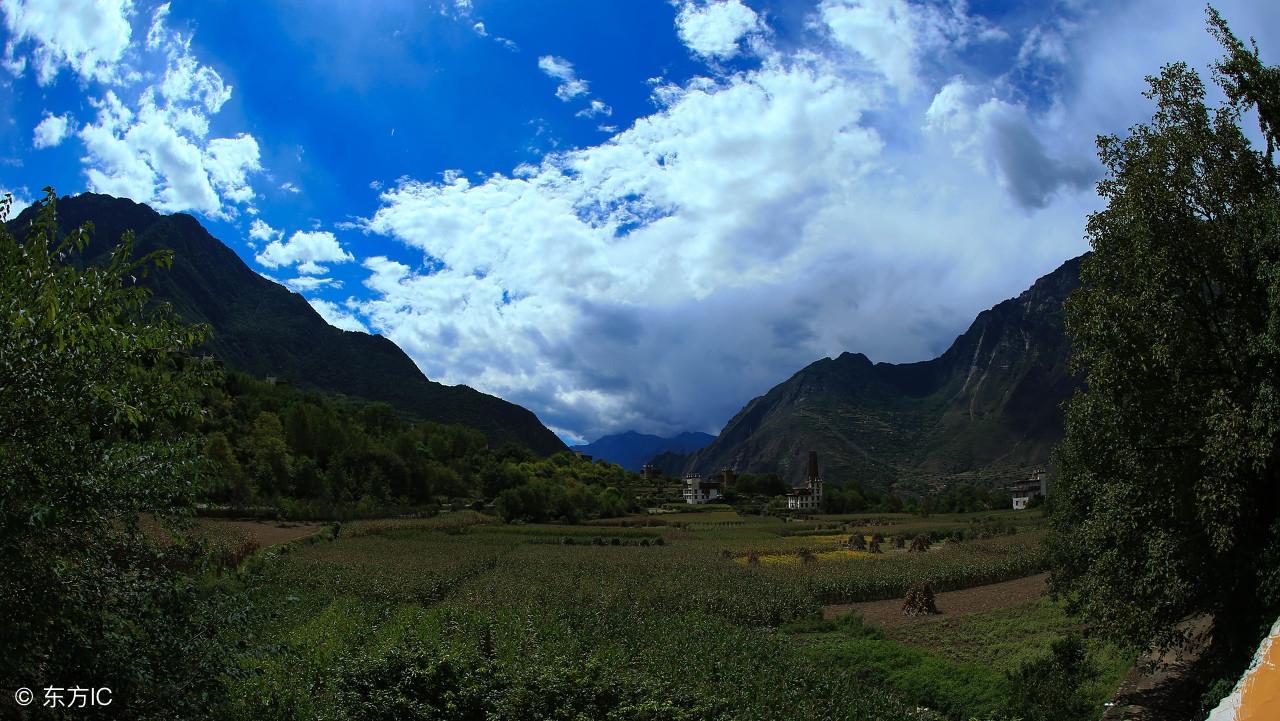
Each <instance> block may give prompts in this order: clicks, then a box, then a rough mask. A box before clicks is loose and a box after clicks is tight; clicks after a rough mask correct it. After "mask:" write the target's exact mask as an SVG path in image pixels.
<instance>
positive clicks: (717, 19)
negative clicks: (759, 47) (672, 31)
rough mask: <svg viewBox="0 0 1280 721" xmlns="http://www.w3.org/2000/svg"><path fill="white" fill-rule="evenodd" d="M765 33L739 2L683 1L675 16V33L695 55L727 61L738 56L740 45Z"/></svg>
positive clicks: (762, 27)
mask: <svg viewBox="0 0 1280 721" xmlns="http://www.w3.org/2000/svg"><path fill="white" fill-rule="evenodd" d="M763 30H764V23H763V22H761V20H760V18H759V16H757V15H756V13H755V11H754V10H752V9H751V8H749V7H747V6H746V5H743V4H742V3H741V2H740V0H712V1H711V2H694V1H693V0H685V2H683V3H681V5H680V11H679V12H678V13H677V15H676V32H677V33H678V34H679V36H680V40H681V41H683V42H684V44H685V45H686V46H687V47H688V48H689V49H690V50H692V51H693V52H694V53H695V54H697V55H700V56H702V57H704V58H713V59H717V60H727V59H729V58H732V57H733V56H735V55H737V54H738V52H739V45H740V43H739V41H741V40H742V39H743V38H744V37H746V36H748V35H750V34H753V33H759V32H761V31H763Z"/></svg>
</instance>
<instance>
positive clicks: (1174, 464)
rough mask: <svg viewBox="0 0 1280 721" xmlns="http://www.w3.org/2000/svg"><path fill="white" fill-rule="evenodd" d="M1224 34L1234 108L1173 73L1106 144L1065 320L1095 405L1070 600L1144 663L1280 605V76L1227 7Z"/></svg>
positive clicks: (1065, 492)
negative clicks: (1151, 109)
mask: <svg viewBox="0 0 1280 721" xmlns="http://www.w3.org/2000/svg"><path fill="white" fill-rule="evenodd" d="M1209 27H1210V32H1211V33H1212V34H1213V35H1214V36H1215V37H1217V38H1218V39H1219V41H1220V42H1221V43H1222V44H1223V45H1224V47H1225V48H1226V51H1227V54H1226V57H1225V59H1224V60H1222V61H1221V62H1220V63H1219V64H1218V65H1217V66H1216V68H1215V73H1214V76H1215V79H1216V81H1217V83H1218V85H1219V86H1221V87H1222V88H1223V89H1224V90H1225V92H1226V95H1227V98H1228V101H1227V102H1226V103H1225V104H1223V105H1222V106H1221V107H1216V108H1210V107H1208V106H1207V105H1206V103H1205V86H1204V84H1203V83H1202V81H1201V79H1200V78H1199V77H1198V76H1197V74H1196V73H1195V72H1194V71H1192V70H1190V69H1189V68H1188V67H1187V66H1186V65H1184V64H1181V63H1177V64H1172V65H1168V66H1166V67H1165V68H1164V69H1163V70H1162V72H1161V73H1160V75H1159V76H1158V77H1152V78H1148V82H1149V83H1150V91H1149V92H1148V93H1147V97H1149V98H1150V99H1152V100H1153V101H1154V102H1155V104H1156V112H1155V115H1154V117H1153V118H1152V120H1151V122H1150V123H1148V124H1144V125H1139V126H1136V127H1134V128H1132V129H1131V130H1130V132H1129V134H1128V136H1127V137H1124V138H1121V137H1117V136H1105V137H1101V138H1099V140H1098V148H1099V157H1100V158H1101V160H1102V162H1103V164H1104V166H1105V167H1106V171H1107V173H1106V176H1105V178H1104V179H1103V180H1102V181H1101V182H1100V183H1099V185H1098V190H1099V192H1100V193H1101V195H1102V196H1103V197H1104V198H1106V200H1107V202H1108V205H1107V207H1106V209H1105V210H1102V211H1100V212H1098V213H1095V214H1093V215H1092V216H1091V217H1090V218H1089V223H1088V230H1087V234H1088V238H1089V242H1090V244H1091V245H1092V246H1093V253H1092V255H1091V256H1089V257H1088V258H1087V259H1086V260H1085V262H1084V263H1083V265H1082V280H1083V284H1084V287H1082V288H1081V289H1080V290H1078V291H1077V292H1075V293H1074V294H1073V295H1072V296H1071V298H1070V299H1069V301H1068V303H1067V308H1066V314H1067V330H1068V334H1069V336H1070V339H1071V342H1072V344H1073V345H1074V348H1075V356H1074V361H1073V362H1074V365H1075V369H1076V370H1077V371H1078V372H1082V373H1083V376H1084V380H1085V385H1086V387H1085V389H1084V390H1082V391H1080V392H1079V393H1078V394H1077V395H1076V396H1075V397H1074V398H1073V399H1072V401H1071V402H1070V405H1069V408H1068V413H1067V432H1066V438H1065V440H1064V441H1063V443H1062V445H1061V446H1060V448H1059V450H1058V453H1057V462H1058V464H1059V466H1060V472H1061V480H1060V482H1059V485H1058V488H1057V489H1056V491H1055V498H1054V515H1053V527H1054V529H1055V534H1054V536H1053V538H1052V540H1051V544H1052V551H1053V554H1054V557H1055V559H1056V563H1057V568H1056V571H1055V572H1054V575H1053V585H1054V588H1055V589H1056V590H1057V592H1059V593H1060V594H1063V595H1064V596H1065V597H1066V598H1067V599H1068V600H1069V601H1070V603H1071V604H1072V606H1073V607H1074V608H1075V609H1076V610H1078V611H1080V612H1082V613H1084V614H1085V615H1086V616H1087V617H1088V618H1090V619H1091V620H1093V621H1094V622H1096V623H1097V624H1099V625H1100V626H1101V627H1102V628H1103V629H1104V630H1106V631H1108V632H1109V633H1110V634H1111V635H1112V636H1113V637H1116V638H1119V639H1122V640H1125V641H1129V642H1132V643H1134V644H1138V645H1146V644H1147V643H1148V642H1150V641H1152V640H1154V641H1155V642H1156V643H1157V644H1158V645H1161V646H1165V645H1169V644H1171V643H1175V642H1176V641H1178V640H1179V637H1178V634H1177V632H1176V631H1175V630H1174V627H1175V624H1176V623H1177V622H1178V621H1180V620H1182V619H1184V618H1186V617H1188V616H1191V615H1194V614H1199V613H1212V614H1214V615H1215V618H1216V621H1217V624H1218V628H1219V630H1220V631H1222V632H1223V633H1222V634H1221V635H1222V636H1223V637H1227V638H1239V639H1242V640H1243V639H1246V638H1248V637H1250V636H1251V635H1253V634H1254V633H1255V632H1256V628H1257V626H1256V624H1257V623H1258V622H1259V621H1260V619H1262V618H1264V617H1266V616H1267V614H1272V613H1274V611H1275V609H1276V607H1277V601H1280V583H1278V582H1277V580H1278V579H1277V571H1276V570H1275V569H1276V568H1280V525H1278V524H1277V518H1278V516H1277V512H1278V511H1280V478H1278V477H1277V471H1278V470H1280V388H1278V384H1280V173H1278V172H1277V168H1276V166H1275V163H1274V158H1273V150H1274V148H1275V146H1276V144H1277V139H1278V136H1277V131H1278V130H1280V103H1278V102H1277V98H1280V71H1278V70H1277V68H1276V67H1269V66H1265V65H1263V63H1262V62H1261V60H1260V59H1259V55H1258V52H1257V49H1256V47H1254V48H1249V47H1246V46H1245V44H1244V43H1242V42H1241V41H1240V40H1238V39H1237V38H1236V37H1235V36H1234V35H1233V34H1232V33H1231V31H1230V29H1229V28H1228V27H1227V24H1226V23H1225V22H1224V21H1223V20H1222V18H1221V17H1220V16H1219V15H1218V14H1217V13H1216V12H1215V11H1213V10H1212V9H1211V10H1210V11H1209ZM1250 110H1252V111H1254V112H1256V115H1257V118H1258V120H1259V121H1260V122H1259V125H1260V131H1261V135H1262V137H1263V138H1265V140H1266V144H1267V150H1266V151H1265V152H1260V151H1258V150H1257V149H1255V148H1254V147H1253V146H1252V145H1251V144H1250V141H1249V138H1248V137H1247V134H1246V132H1245V130H1244V128H1243V127H1242V126H1243V124H1244V118H1245V117H1247V116H1246V112H1247V111H1250Z"/></svg>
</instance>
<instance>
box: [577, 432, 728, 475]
mask: <svg viewBox="0 0 1280 721" xmlns="http://www.w3.org/2000/svg"><path fill="white" fill-rule="evenodd" d="M715 439H716V437H715V436H713V435H710V434H708V433H696V432H691V431H686V432H684V433H681V434H679V435H675V436H672V437H671V438H663V437H662V436H654V435H649V434H646V433H637V432H635V431H627V432H626V433H618V434H615V435H611V436H602V437H601V438H599V439H598V440H596V441H593V442H591V443H588V444H586V445H584V446H574V447H573V450H575V451H579V452H581V453H586V454H588V455H591V456H593V457H595V458H603V459H604V460H606V461H608V462H610V463H616V464H618V465H620V466H622V467H623V468H625V469H627V470H629V471H636V472H639V471H640V468H641V467H642V466H644V464H646V463H648V462H649V461H650V460H651V459H652V458H654V457H655V456H658V455H661V454H664V453H679V454H689V453H693V452H694V451H697V450H699V449H701V448H705V447H706V446H707V444H709V443H711V442H712V441H714V440H715Z"/></svg>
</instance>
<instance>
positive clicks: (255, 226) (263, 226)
mask: <svg viewBox="0 0 1280 721" xmlns="http://www.w3.org/2000/svg"><path fill="white" fill-rule="evenodd" d="M283 237H284V231H281V230H276V229H275V228H272V227H271V226H270V225H268V224H267V223H266V221H264V220H262V219H261V218H254V219H253V222H251V223H249V238H250V239H251V240H256V241H259V242H261V243H270V242H271V241H274V240H279V239H281V238H283Z"/></svg>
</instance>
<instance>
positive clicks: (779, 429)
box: [686, 258, 1081, 490]
mask: <svg viewBox="0 0 1280 721" xmlns="http://www.w3.org/2000/svg"><path fill="white" fill-rule="evenodd" d="M1080 261H1081V258H1073V259H1071V260H1069V261H1067V262H1065V263H1063V264H1062V265H1061V266H1060V267H1059V268H1057V269H1056V270H1054V271H1053V272H1051V273H1049V274H1047V275H1045V276H1044V277H1042V278H1040V279H1038V280H1037V281H1036V282H1035V283H1034V284H1032V286H1031V287H1030V288H1028V289H1027V290H1026V291H1024V292H1023V293H1021V294H1020V295H1019V296H1018V297H1017V298H1011V299H1009V300H1006V301H1003V302H1001V303H999V304H997V305H995V306H993V307H992V308H990V309H988V310H984V311H982V312H981V313H980V314H978V316H977V318H976V319H975V320H974V322H973V324H972V325H970V327H969V328H968V330H966V331H965V332H964V333H963V334H961V335H960V336H959V337H957V338H956V340H955V342H954V343H952V345H951V347H950V348H948V349H947V350H946V352H944V353H943V354H942V355H940V356H939V357H937V358H934V359H932V360H928V361H922V362H918V363H905V364H893V363H875V364H873V363H872V362H871V360H870V359H869V358H867V357H866V356H865V355H863V354H862V353H856V352H845V353H841V354H840V355H839V356H837V357H836V358H835V359H831V358H824V359H822V360H819V361H817V362H814V363H811V364H810V365H808V366H806V367H804V368H802V369H801V370H800V371H797V372H796V373H795V374H794V375H793V376H791V378H789V379H787V380H786V381H784V382H783V383H781V384H779V385H777V386H775V387H774V388H772V389H771V390H770V391H769V392H768V393H766V394H765V395H763V396H760V397H758V398H755V399H753V400H752V401H751V402H750V403H748V404H747V405H746V406H745V407H743V409H742V410H741V411H739V412H738V414H737V415H735V416H734V417H733V419H731V420H730V421H729V423H728V424H727V425H726V426H725V428H724V430H723V431H721V433H720V435H719V437H718V438H717V439H716V441H715V442H714V443H712V444H710V445H709V446H707V447H706V448H705V449H703V450H701V451H699V452H698V453H696V454H694V456H692V457H691V458H690V459H689V460H688V461H687V464H686V469H687V470H692V471H697V472H701V473H710V472H714V471H717V470H719V469H721V468H725V467H728V468H733V469H735V470H737V471H739V472H776V473H778V474H779V475H781V476H782V477H783V478H786V479H789V480H791V481H796V480H801V479H802V477H803V475H804V467H805V464H804V462H803V461H804V459H805V458H806V457H807V453H808V452H809V451H810V450H817V451H818V452H819V455H820V456H821V457H822V458H823V459H824V460H823V465H824V472H825V473H826V475H827V480H829V481H833V482H835V483H836V484H837V485H840V484H844V483H851V482H856V483H860V484H865V485H871V486H879V487H888V486H899V487H901V488H903V490H919V489H921V488H923V487H924V486H925V485H926V484H930V483H936V482H946V481H948V480H957V479H968V480H978V479H988V480H991V479H997V480H998V479H999V478H1001V477H1004V476H1010V477H1017V476H1019V475H1020V474H1022V473H1023V471H1024V470H1025V469H1026V468H1028V467H1031V466H1037V465H1041V464H1043V463H1044V462H1046V461H1047V459H1048V454H1049V451H1050V450H1051V449H1052V447H1053V446H1054V444H1056V442H1057V441H1058V440H1059V439H1060V438H1061V436H1062V429H1063V417H1062V410H1061V405H1062V403H1063V401H1065V400H1066V399H1067V398H1068V397H1069V396H1070V394H1071V392H1072V391H1073V389H1074V388H1075V383H1074V381H1073V380H1072V378H1071V377H1070V376H1069V374H1068V372H1067V357H1068V355H1069V351H1070V349H1069V346H1068V343H1067V340H1066V337H1065V335H1064V333H1063V323H1062V305H1063V303H1064V302H1065V300H1066V298H1067V296H1068V295H1069V294H1070V293H1071V291H1073V290H1074V289H1075V288H1077V287H1079V285H1080Z"/></svg>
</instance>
